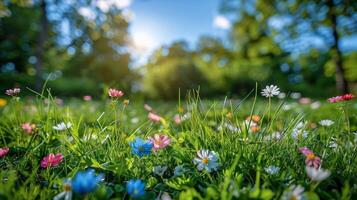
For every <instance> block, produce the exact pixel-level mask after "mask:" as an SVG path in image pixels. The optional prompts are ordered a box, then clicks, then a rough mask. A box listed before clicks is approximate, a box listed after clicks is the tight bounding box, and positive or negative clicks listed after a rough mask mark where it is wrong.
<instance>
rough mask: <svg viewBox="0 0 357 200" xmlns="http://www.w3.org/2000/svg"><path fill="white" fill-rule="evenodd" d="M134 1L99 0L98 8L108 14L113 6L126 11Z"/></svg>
mask: <svg viewBox="0 0 357 200" xmlns="http://www.w3.org/2000/svg"><path fill="white" fill-rule="evenodd" d="M131 3H132V0H98V1H97V4H96V5H97V6H98V8H99V9H100V10H101V11H103V12H108V11H109V9H110V8H111V7H113V6H115V7H117V8H118V9H124V8H127V7H129V6H130V5H131Z"/></svg>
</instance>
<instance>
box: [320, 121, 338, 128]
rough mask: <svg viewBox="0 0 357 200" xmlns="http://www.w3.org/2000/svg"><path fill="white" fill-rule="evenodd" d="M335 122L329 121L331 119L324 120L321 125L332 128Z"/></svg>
mask: <svg viewBox="0 0 357 200" xmlns="http://www.w3.org/2000/svg"><path fill="white" fill-rule="evenodd" d="M334 123H335V122H334V121H332V120H329V119H324V120H321V121H320V122H319V124H320V125H321V126H327V127H328V126H331V125H332V124H334Z"/></svg>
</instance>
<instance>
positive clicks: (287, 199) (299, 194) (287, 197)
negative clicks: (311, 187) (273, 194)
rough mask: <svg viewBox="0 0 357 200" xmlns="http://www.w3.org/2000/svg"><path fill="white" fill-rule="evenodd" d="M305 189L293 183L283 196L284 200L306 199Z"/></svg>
mask: <svg viewBox="0 0 357 200" xmlns="http://www.w3.org/2000/svg"><path fill="white" fill-rule="evenodd" d="M304 191H305V189H304V188H303V187H301V186H300V185H298V186H295V185H292V186H291V187H290V188H289V190H288V191H285V192H284V194H283V196H282V197H281V199H282V200H304V199H306V198H305V196H304Z"/></svg>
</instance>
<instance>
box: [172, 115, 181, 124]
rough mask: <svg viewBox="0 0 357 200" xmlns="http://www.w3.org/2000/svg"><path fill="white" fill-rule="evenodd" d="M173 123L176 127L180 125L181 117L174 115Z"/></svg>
mask: <svg viewBox="0 0 357 200" xmlns="http://www.w3.org/2000/svg"><path fill="white" fill-rule="evenodd" d="M173 121H174V123H175V124H176V125H179V124H181V122H182V120H181V117H180V115H179V114H176V115H175V116H174V117H173Z"/></svg>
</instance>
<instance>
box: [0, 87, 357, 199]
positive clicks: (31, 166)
mask: <svg viewBox="0 0 357 200" xmlns="http://www.w3.org/2000/svg"><path fill="white" fill-rule="evenodd" d="M260 92H261V91H253V92H252V93H250V94H247V96H245V97H241V98H235V99H228V98H222V99H218V98H217V99H216V100H201V99H200V98H199V95H198V93H197V92H191V94H190V95H189V96H188V97H187V98H182V99H180V100H179V101H176V102H160V101H157V102H155V101H150V102H145V101H143V100H141V99H135V98H129V96H127V94H125V95H123V94H122V93H118V91H112V92H111V93H109V94H110V96H111V97H110V96H107V97H106V98H105V99H104V98H103V99H95V100H94V99H93V100H92V99H91V98H90V97H86V98H85V100H82V99H64V100H60V99H57V98H53V97H52V96H51V95H50V94H47V93H46V92H44V93H42V94H34V95H33V96H29V97H24V96H22V95H21V93H20V94H12V97H6V100H5V99H2V101H1V102H2V103H1V104H2V107H1V108H0V112H1V120H0V136H1V138H0V139H1V142H0V148H1V150H0V168H1V171H0V199H53V198H55V199H60V198H64V199H71V198H73V199H130V198H133V199H156V198H158V199H183V200H186V199H305V198H308V199H356V198H357V167H356V166H357V157H356V156H357V150H356V148H357V132H356V131H357V102H356V101H355V99H351V98H352V97H351V98H347V99H342V97H341V98H340V99H338V98H337V101H338V102H336V103H331V102H328V101H327V100H326V99H320V100H310V99H308V98H303V99H301V98H300V99H294V98H291V97H290V96H293V95H288V96H289V97H286V98H283V97H281V98H278V97H276V96H274V95H271V96H272V97H268V98H266V97H263V96H261V94H260ZM335 100H336V99H335ZM5 101H7V103H6V102H5Z"/></svg>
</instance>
